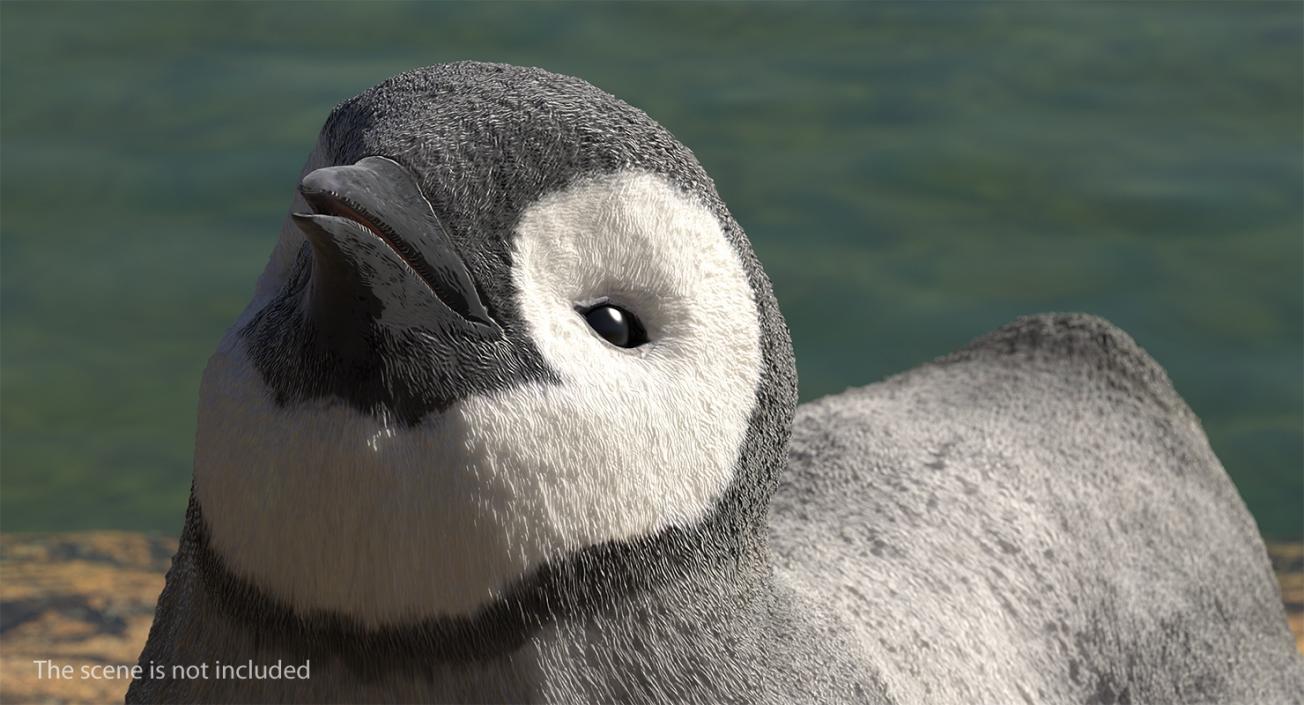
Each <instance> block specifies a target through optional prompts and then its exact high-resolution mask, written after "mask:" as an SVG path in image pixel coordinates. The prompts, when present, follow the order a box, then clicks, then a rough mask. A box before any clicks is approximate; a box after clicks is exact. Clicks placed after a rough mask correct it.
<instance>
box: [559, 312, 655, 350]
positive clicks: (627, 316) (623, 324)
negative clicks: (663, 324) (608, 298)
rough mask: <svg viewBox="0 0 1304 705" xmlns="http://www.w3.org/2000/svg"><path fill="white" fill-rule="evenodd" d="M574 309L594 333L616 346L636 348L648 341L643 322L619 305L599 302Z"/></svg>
mask: <svg viewBox="0 0 1304 705" xmlns="http://www.w3.org/2000/svg"><path fill="white" fill-rule="evenodd" d="M576 310H577V311H578V312H579V314H580V315H581V316H583V317H584V321H585V322H586V323H588V324H589V327H590V328H592V329H593V332H594V333H597V334H598V335H600V336H602V339H603V340H605V341H607V342H608V343H611V344H612V345H614V346H616V347H618V348H637V347H638V346H640V345H642V344H644V343H646V342H648V340H647V329H645V328H644V327H643V322H642V321H640V320H638V316H635V315H634V314H633V313H630V312H629V311H627V310H625V309H623V308H621V307H619V306H616V305H614V304H611V303H600V304H595V305H593V306H587V307H582V308H579V309H576Z"/></svg>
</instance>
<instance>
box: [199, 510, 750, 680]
mask: <svg viewBox="0 0 1304 705" xmlns="http://www.w3.org/2000/svg"><path fill="white" fill-rule="evenodd" d="M737 521H739V517H738V516H736V515H732V514H730V513H727V512H725V511H717V512H715V513H714V514H713V515H712V516H710V517H709V518H708V519H707V520H706V521H705V522H703V523H702V524H701V525H699V526H697V527H694V528H692V529H679V528H672V529H669V530H667V531H664V532H662V533H660V534H658V535H657V536H655V537H650V538H648V539H646V540H643V541H639V542H633V543H611V544H604V545H600V546H595V547H591V548H589V549H585V550H584V551H581V552H580V553H577V554H575V555H572V556H570V557H568V558H566V559H563V560H561V561H557V562H554V563H549V564H546V565H544V566H542V567H541V568H540V569H539V570H537V571H535V572H534V573H532V574H531V575H530V576H528V577H526V578H524V579H522V580H520V581H518V582H517V583H516V584H515V585H514V586H512V587H511V588H510V589H509V590H507V591H506V592H505V594H504V595H503V596H502V597H501V598H499V599H497V600H495V601H493V602H491V603H487V604H486V605H485V606H483V607H482V608H481V609H479V610H478V611H476V612H475V613H473V614H470V615H457V616H434V617H426V618H423V619H420V620H414V621H410V622H406V623H401V624H392V625H383V626H375V625H371V624H367V623H366V622H363V621H361V620H358V619H356V618H353V617H351V616H350V615H346V614H341V613H332V612H324V611H309V612H307V613H304V612H302V611H299V610H296V609H294V608H293V607H291V606H290V605H289V604H288V603H286V602H285V601H283V600H281V599H279V598H277V597H276V596H275V595H273V594H271V593H269V592H267V591H266V590H264V589H262V588H261V587H259V586H258V585H257V584H256V582H254V581H252V580H249V579H247V578H244V577H242V576H240V575H237V574H236V573H234V572H233V571H232V570H231V569H230V568H229V567H228V565H227V562H226V561H225V560H224V559H223V558H222V556H221V554H220V553H219V552H218V551H217V550H216V549H215V548H214V547H213V546H212V544H211V542H210V537H209V531H208V528H207V525H206V524H205V522H204V518H203V513H202V509H201V507H200V505H199V503H198V502H197V501H196V499H195V498H194V495H193V494H192V496H191V500H190V507H189V509H188V511H187V520H186V529H185V534H184V536H183V539H182V544H183V545H182V549H181V551H180V553H179V560H183V559H184V560H186V561H189V562H191V563H193V567H194V568H195V574H196V576H197V577H198V580H199V581H200V586H201V589H202V591H203V594H204V596H205V599H206V601H207V602H208V604H209V605H210V606H211V611H212V612H213V613H215V614H220V615H222V616H223V619H224V620H227V621H228V622H230V623H232V624H235V625H239V627H240V628H241V629H242V630H243V631H245V632H246V633H247V634H249V635H250V636H251V637H252V638H254V639H255V640H256V641H257V642H258V643H263V644H266V645H269V646H274V647H276V648H278V649H284V650H285V651H287V652H290V653H306V652H311V653H321V652H327V653H330V654H332V655H333V656H334V657H336V658H339V659H340V660H342V661H344V662H346V663H349V664H350V665H351V666H352V667H353V668H355V669H358V670H360V671H364V672H365V671H368V670H375V669H388V668H390V667H395V666H398V667H401V666H402V665H403V664H405V663H408V662H409V661H411V662H412V663H414V664H416V663H419V662H423V661H424V660H431V659H433V660H436V661H446V662H462V661H483V660H485V659H491V658H498V657H502V656H505V655H508V654H510V653H512V652H515V651H517V650H518V649H520V648H521V647H522V646H523V645H525V644H526V643H527V642H528V641H529V640H531V638H532V637H533V636H534V635H536V634H537V633H538V632H539V630H540V629H541V628H544V627H546V626H548V625H549V624H554V623H557V622H560V621H565V620H572V619H581V620H583V619H586V618H588V617H594V616H596V615H599V614H602V613H604V612H607V611H609V610H611V609H619V605H620V604H622V603H625V602H628V601H630V600H637V599H638V596H639V595H640V594H652V593H659V594H675V595H680V596H681V597H683V598H685V599H689V600H695V601H703V600H705V601H708V602H720V603H721V604H736V603H738V602H739V600H738V599H737V598H738V597H740V595H741V594H742V593H753V592H755V591H756V589H757V586H761V585H768V584H769V580H768V578H769V575H770V564H769V560H768V553H767V552H766V550H765V545H764V540H763V534H754V533H751V532H746V533H743V534H739V533H736V532H737V529H738V528H739V527H737V526H733V525H732V524H733V523H734V522H737ZM708 593H709V594H708ZM717 593H718V594H717Z"/></svg>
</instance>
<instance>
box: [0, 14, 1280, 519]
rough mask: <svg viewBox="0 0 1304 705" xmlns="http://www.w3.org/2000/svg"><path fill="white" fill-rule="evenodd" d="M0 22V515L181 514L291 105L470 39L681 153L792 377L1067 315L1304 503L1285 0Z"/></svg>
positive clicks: (278, 182)
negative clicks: (775, 307) (678, 146)
mask: <svg viewBox="0 0 1304 705" xmlns="http://www.w3.org/2000/svg"><path fill="white" fill-rule="evenodd" d="M0 40H2V41H0V52H3V57H2V58H3V61H0V110H2V111H3V115H2V116H0V118H2V119H0V137H2V138H3V145H2V151H0V166H2V174H0V189H2V190H3V211H2V212H0V236H2V240H0V286H2V287H3V303H2V310H0V314H2V316H3V317H2V322H3V336H2V339H0V346H2V347H0V356H2V362H3V375H2V378H0V384H2V387H0V392H2V394H3V397H2V403H3V407H2V412H3V414H2V419H3V443H2V444H0V462H2V463H3V492H2V493H0V520H2V521H3V528H4V529H5V530H36V529H72V528H85V527H111V528H148V529H158V530H163V531H169V532H175V531H176V530H177V529H178V528H179V525H180V521H181V516H182V512H183V510H184V504H185V497H186V493H187V490H188V487H189V477H190V452H191V443H192V437H193V433H194V413H195V404H196V395H197V385H198V379H199V373H200V371H201V369H202V368H203V365H204V362H205V359H206V358H207V356H208V354H209V352H210V351H211V350H212V349H213V348H214V346H215V344H216V342H217V340H218V338H219V337H220V335H221V333H222V331H223V330H224V328H225V327H226V326H227V325H228V324H229V323H230V321H231V320H232V319H233V318H234V316H235V315H236V313H237V312H238V311H239V309H240V308H241V307H242V305H243V304H244V302H245V301H246V299H247V297H248V296H249V294H250V292H251V290H252V286H253V282H254V279H255V277H256V275H257V274H258V272H259V270H260V269H261V267H262V264H263V262H264V260H265V258H266V256H267V254H268V252H269V250H270V248H271V245H272V242H273V240H274V236H275V233H276V231H277V229H278V227H279V223H280V220H281V218H282V217H283V215H284V212H285V209H286V206H287V204H288V202H289V198H290V193H291V189H292V188H293V186H294V184H295V180H296V177H297V174H298V170H299V168H300V166H301V164H302V162H303V159H304V157H305V156H306V154H307V152H308V150H309V148H310V147H311V145H312V143H313V141H314V139H315V136H316V132H317V129H318V127H319V126H320V124H321V121H322V120H323V119H324V117H325V115H326V114H327V112H328V111H329V109H330V107H331V106H332V105H333V104H334V103H335V102H337V101H339V100H342V99H344V98H346V97H348V96H350V95H353V94H354V93H357V92H358V91H359V90H361V89H363V88H365V87H366V86H368V85H370V84H372V83H375V82H376V81H379V80H380V79H382V78H384V77H386V76H388V75H390V74H392V73H395V72H398V71H400V70H403V69H406V68H410V67H413V66H418V65H423V64H430V63H437V62H442V61H449V60H455V59H464V58H476V59H487V60H496V61H505V62H512V63H520V64H533V65H539V66H543V67H546V68H549V69H552V70H555V71H559V72H563V73H572V74H576V75H579V76H582V77H584V78H587V79H588V80H590V81H592V82H594V83H596V84H598V85H599V86H602V87H603V88H605V89H607V90H609V91H611V92H613V93H616V94H617V95H620V96H621V97H623V98H625V99H626V100H628V101H629V102H631V103H633V104H635V105H638V106H640V107H642V108H644V109H645V110H647V112H649V113H650V114H651V115H652V116H653V117H654V118H656V119H657V120H659V121H661V122H662V123H663V124H665V125H666V126H667V127H669V128H670V129H671V130H672V131H674V132H675V133H676V134H677V135H678V136H679V137H680V138H681V139H682V140H683V141H684V142H685V143H686V144H688V145H689V146H691V147H692V148H693V149H694V150H695V151H696V153H697V155H698V157H699V158H700V159H701V161H702V162H703V163H704V164H705V165H706V167H707V169H708V170H709V171H710V172H711V174H712V175H713V176H714V177H715V179H716V181H717V183H718V185H719V189H720V192H721V194H722V195H723V196H724V198H725V199H726V201H728V203H729V204H730V206H731V208H732V209H733V210H734V212H735V214H736V215H737V217H738V220H739V221H740V222H741V223H742V224H743V226H744V227H745V228H746V229H747V231H748V232H749V234H750V235H751V237H752V239H753V240H754V242H755V244H756V249H757V252H758V253H759V255H760V257H761V259H762V261H763V262H764V263H765V265H766V267H767V269H768V271H769V273H770V275H771V277H772V278H773V279H774V284H775V289H776V290H777V293H778V296H779V300H780V302H781V304H782V306H783V309H784V312H785V313H786V315H787V317H788V321H789V323H790V324H791V327H792V330H793V335H794V338H795V341H796V346H797V355H798V360H799V364H800V369H801V375H802V394H803V398H805V399H811V398H814V397H818V396H820V395H823V394H827V393H830V392H835V391H838V390H841V389H843V388H845V387H847V386H851V385H860V384H865V383H868V382H872V381H874V380H877V379H881V378H882V377H884V376H886V375H889V374H892V373H894V372H897V371H901V370H903V369H906V368H908V367H911V366H913V365H915V364H918V363H920V362H923V361H925V360H928V359H930V358H932V357H935V356H937V355H941V354H944V353H946V352H948V351H950V350H952V349H954V348H956V347H957V346H960V345H962V344H964V343H965V342H966V341H968V340H969V339H971V338H973V337H974V336H976V335H978V334H980V333H982V332H984V331H986V330H989V329H991V328H993V327H995V326H998V325H1000V324H1002V323H1005V322H1007V321H1008V320H1010V319H1011V318H1013V317H1015V316H1017V315H1019V314H1024V313H1031V312H1037V311H1045V310H1079V311H1090V312H1094V313H1098V314H1101V315H1104V316H1106V317H1108V318H1110V319H1111V320H1113V321H1115V322H1116V323H1118V324H1119V325H1121V326H1122V327H1123V328H1125V329H1126V330H1128V331H1129V332H1130V333H1131V334H1132V335H1133V336H1134V337H1135V338H1136V339H1137V340H1138V341H1139V342H1140V343H1141V344H1142V345H1143V346H1145V347H1146V348H1147V349H1148V350H1149V351H1150V352H1151V353H1152V354H1153V355H1154V356H1155V357H1156V358H1157V359H1158V360H1159V361H1160V362H1161V363H1162V364H1163V365H1164V366H1166V367H1167V369H1168V370H1169V373H1170V375H1171V376H1172V378H1173V380H1174V382H1175V384H1176V386H1177V389H1178V390H1179V391H1180V392H1181V393H1182V394H1183V395H1184V396H1185V397H1186V399H1187V400H1188V401H1189V402H1190V403H1191V405H1192V406H1193V407H1194V408H1195V410H1196V412H1197V413H1198V414H1199V415H1200V416H1201V418H1202V419H1203V421H1204V423H1205V427H1206V429H1207V430H1208V432H1209V436H1210V438H1211V440H1212V443H1213V447H1214V449H1215V450H1216V451H1217V452H1218V453H1219V455H1220V456H1221V457H1222V459H1223V461H1224V463H1225V465H1226V466H1227V469H1228V470H1229V471H1230V472H1231V474H1232V476H1233V478H1234V479H1235V480H1236V482H1237V485H1238V486H1239V487H1240V489H1241V492H1242V494H1243V495H1244V496H1245V498H1246V501H1247V502H1248V503H1249V505H1250V507H1251V509H1252V510H1253V511H1254V513H1255V515H1256V516H1257V517H1258V520H1259V522H1260V525H1261V526H1262V528H1263V529H1264V530H1265V532H1267V533H1269V534H1270V535H1273V536H1277V537H1282V538H1288V537H1291V536H1294V537H1297V538H1298V537H1300V536H1301V534H1304V528H1301V518H1300V512H1301V506H1304V480H1302V479H1301V474H1302V472H1304V471H1302V465H1304V461H1302V458H1301V444H1302V442H1304V437H1302V434H1301V428H1302V424H1304V415H1302V412H1301V407H1302V404H1304V400H1302V393H1304V376H1302V373H1301V354H1302V353H1301V349H1302V347H1304V343H1302V336H1304V332H1302V326H1304V309H1302V306H1301V286H1302V281H1304V272H1302V271H1301V268H1302V267H1304V245H1302V235H1301V229H1302V228H1304V218H1302V214H1301V208H1302V206H1301V191H1302V188H1304V186H1302V184H1301V173H1302V168H1304V165H1302V163H1301V155H1302V154H1304V144H1301V134H1302V132H1301V102H1302V96H1301V85H1304V76H1302V75H1301V66H1302V65H1304V56H1302V54H1301V44H1302V40H1301V16H1300V9H1299V5H1298V4H1295V3H1288V2H1282V3H1263V4H1255V3H1220V2H1210V3H1127V4H1124V3H1096V4H1072V5H1065V4H1053V5H1034V4H1031V3H994V4H983V5H981V6H979V5H969V4H956V3H929V4H925V5H914V4H911V5H906V4H892V3H866V4H856V5H851V4H836V3H826V4H816V5H809V6H797V5H786V4H766V5H738V4H729V5H677V4H676V5H659V6H655V7H654V6H637V5H626V6H619V7H608V6H597V5H590V4H572V5H529V6H526V5H517V4H511V3H491V4H485V5H477V6H470V5H451V4H431V5H421V6H408V5H399V4H372V5H367V6H356V5H349V4H343V3H331V4H323V5H307V4H274V3H230V4H221V5H197V4H189V3H158V4H144V5H134V4H125V3H112V4H90V3H45V4H36V3H30V4H28V3H23V4H20V3H4V4H3V6H0Z"/></svg>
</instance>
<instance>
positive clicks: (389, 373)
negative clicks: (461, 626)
mask: <svg viewBox="0 0 1304 705" xmlns="http://www.w3.org/2000/svg"><path fill="white" fill-rule="evenodd" d="M291 210H292V215H291V216H290V217H289V218H288V219H287V222H286V224H285V226H284V227H283V229H282V232H281V237H280V240H279V242H278V244H277V246H276V249H275V251H274V252H273V255H272V258H271V261H270V262H269V264H268V266H267V268H266V270H265V272H264V273H263V275H262V277H261V278H260V280H259V282H258V285H257V289H256V291H255V295H254V299H253V301H252V302H251V303H250V304H249V306H248V307H247V308H246V310H245V311H244V313H243V314H242V315H241V317H240V319H239V320H238V321H237V322H236V324H235V325H234V326H233V327H232V328H231V329H230V331H228V333H227V335H226V336H225V338H224V339H223V341H222V343H221V344H220V346H219V349H218V351H217V352H216V353H215V354H214V355H213V357H212V359H211V360H210V362H209V365H208V367H207V369H206V370H205V373H204V378H203V383H202V386H201V403H200V414H199V430H198V435H197V442H196V460H195V483H194V496H195V502H196V504H197V506H198V507H199V509H200V511H201V512H202V517H203V519H202V522H203V524H204V530H205V532H206V536H207V537H208V543H209V545H210V547H211V549H212V550H213V551H215V552H216V554H217V555H218V556H219V557H220V558H221V559H222V561H223V562H224V564H225V565H226V567H227V568H228V569H229V570H230V571H231V572H233V573H234V574H235V575H236V576H238V577H240V578H243V579H245V580H246V581H248V582H250V583H252V584H253V585H255V586H257V587H258V588H259V589H261V590H263V591H265V592H266V593H267V594H268V595H270V596H272V597H273V598H276V599H277V600H279V601H281V602H283V603H284V604H286V605H288V606H289V607H291V608H292V609H293V610H295V611H296V612H300V613H328V614H332V615H341V616H344V617H347V618H351V619H354V620H357V621H359V622H360V623H363V624H366V625H387V624H401V623H405V622H410V621H412V620H419V619H423V618H427V617H432V616H433V617H440V616H464V615H473V614H475V613H477V612H478V611H481V610H483V609H485V608H486V607H487V606H489V605H492V604H494V602H495V601H496V600H501V599H502V598H503V596H504V595H506V594H507V593H509V592H510V591H511V590H513V589H517V588H519V586H521V585H522V584H527V583H528V582H529V581H530V580H531V579H532V577H533V576H537V575H538V574H539V572H540V571H542V570H545V569H549V568H555V567H556V566H559V565H565V564H567V563H570V562H574V561H583V560H586V557H592V556H596V555H598V554H601V556H603V558H602V560H609V561H620V562H622V564H623V565H622V566H620V568H621V569H622V570H626V571H627V572H629V573H630V574H631V575H633V576H634V581H635V582H638V580H639V579H640V578H639V572H638V571H639V568H638V566H639V564H640V561H643V560H645V559H646V557H647V555H650V553H651V552H654V551H658V550H660V549H657V546H658V542H660V543H661V544H664V543H665V542H666V541H673V542H674V543H675V544H676V545H678V546H680V547H682V548H686V549H687V550H684V551H679V552H678V554H677V555H682V556H695V557H696V558H693V559H692V560H708V561H709V560H716V559H719V560H727V556H734V557H735V558H736V557H737V556H738V555H740V554H744V553H746V552H747V550H748V549H749V548H754V547H755V546H758V545H760V544H761V543H762V542H763V525H764V520H765V512H766V505H767V501H768V498H769V496H770V494H771V493H772V491H773V488H774V485H775V483H776V477H777V472H778V469H779V468H780V466H781V465H782V463H783V462H784V457H785V453H786V443H787V436H788V433H789V430H790V425H791V417H792V412H793V408H794V406H795V396H796V394H795V389H796V373H795V369H794V365H793V359H792V350H791V343H790V340H789V337H788V332H787V328H786V326H785V325H784V322H783V319H782V317H781V315H780V313H779V310H778V307H777V304H776V303H775V301H774V297H773V294H772V292H771V289H770V284H769V282H768V280H767V278H766V276H765V274H764V272H763V271H762V269H761V268H760V266H759V264H758V263H757V261H756V259H755V256H754V255H753V253H752V251H751V248H750V246H749V244H748V242H747V239H746V236H745V235H744V233H743V231H742V229H741V228H740V227H739V226H738V224H737V223H736V222H735V221H734V219H733V218H732V216H731V215H730V214H729V212H728V210H727V208H726V207H725V206H724V204H723V202H722V201H721V199H720V198H719V196H718V195H717V194H716V192H715V189H714V186H713V184H712V182H711V180H710V178H709V177H708V176H707V175H706V173H705V172H704V171H703V169H702V167H701V166H700V165H699V164H698V163H697V161H696V159H695V158H694V157H693V155H692V153H691V152H690V151H689V150H688V149H687V148H686V147H684V146H683V145H681V144H680V143H679V142H678V141H676V140H675V139H674V138H673V137H672V136H671V135H670V134H669V133H668V132H667V131H666V130H665V129H664V128H662V127H661V126H659V125H658V124H656V123H655V122H654V121H653V120H651V119H650V118H649V117H647V116H646V115H645V114H644V113H642V112H641V111H639V110H636V109H634V108H632V107H630V106H628V105H626V104H625V103H623V102H621V101H620V100H618V99H616V98H614V97H612V96H610V95H608V94H606V93H604V92H602V91H600V90H598V89H597V88H595V87H593V86H591V85H590V84H588V83H585V82H584V81H581V80H578V79H575V78H570V77H565V76H559V75H555V74H551V73H548V72H546V71H542V70H539V69H526V68H518V67H511V66H504V65H494V64H481V63H460V64H449V65H443V66H436V67H429V68H425V69H418V70H414V71H411V72H408V73H404V74H401V75H399V76H396V77H394V78H392V79H390V80H387V81H385V82H383V83H381V84H379V85H377V86H375V87H374V88H372V89H370V90H368V91H366V92H364V93H363V94H361V95H359V96H357V97H355V98H353V99H351V100H348V101H346V102H344V103H342V104H341V105H339V106H337V107H336V109H335V110H334V111H333V112H332V114H331V116H330V117H329V119H328V120H327V122H326V125H325V126H324V127H323V129H322V132H321V135H320V138H319V141H318V144H317V146H316V149H315V150H314V152H313V154H312V156H311V157H310V158H309V162H308V164H307V166H306V167H305V169H304V174H303V177H302V180H301V183H300V185H299V189H298V192H297V193H296V195H295V198H294V202H293V204H292V208H291ZM662 548H664V546H662ZM660 553H662V554H664V553H665V551H663V550H662V551H660ZM682 560H683V561H688V560H689V559H688V558H683V559H682ZM613 567H614V566H613ZM679 567H682V568H683V569H685V570H689V569H691V568H692V566H689V565H681V566H679ZM673 569H674V566H672V570H673ZM649 572H652V571H650V569H649ZM657 572H664V567H662V568H658V571H657ZM646 577H647V579H648V580H651V579H653V578H654V577H655V576H652V575H648V576H646Z"/></svg>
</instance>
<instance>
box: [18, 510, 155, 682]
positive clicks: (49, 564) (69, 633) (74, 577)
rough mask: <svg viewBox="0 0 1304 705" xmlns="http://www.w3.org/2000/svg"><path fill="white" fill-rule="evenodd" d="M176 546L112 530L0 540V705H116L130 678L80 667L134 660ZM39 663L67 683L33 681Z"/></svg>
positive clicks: (116, 663) (152, 537)
mask: <svg viewBox="0 0 1304 705" xmlns="http://www.w3.org/2000/svg"><path fill="white" fill-rule="evenodd" d="M176 547H177V542H176V540H175V539H169V538H162V537H158V536H147V535H144V534H134V533H124V532H111V531H104V532H94V533H78V534H0V644H2V647H0V703H5V704H6V705H8V703H109V702H119V703H120V702H122V698H123V695H124V694H125V693H126V692H127V685H128V683H129V682H130V681H128V680H124V679H103V678H83V677H82V676H81V674H82V667H83V666H87V667H96V666H105V665H108V666H115V665H127V666H130V665H133V664H135V663H136V659H137V657H139V656H140V649H141V647H142V646H143V645H144V643H145V637H146V636H148V635H149V627H150V623H151V622H152V621H153V619H154V603H155V601H156V600H157V599H158V594H159V591H161V590H162V589H163V574H164V573H165V572H166V571H167V568H168V565H169V563H170V561H171V558H172V554H173V553H175V552H176ZM38 659H44V660H50V661H53V662H55V663H56V664H58V665H61V666H62V665H68V666H72V671H73V676H72V677H71V678H68V679H52V678H38V675H37V666H36V664H34V663H33V661H34V660H38Z"/></svg>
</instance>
